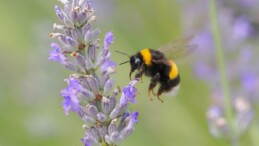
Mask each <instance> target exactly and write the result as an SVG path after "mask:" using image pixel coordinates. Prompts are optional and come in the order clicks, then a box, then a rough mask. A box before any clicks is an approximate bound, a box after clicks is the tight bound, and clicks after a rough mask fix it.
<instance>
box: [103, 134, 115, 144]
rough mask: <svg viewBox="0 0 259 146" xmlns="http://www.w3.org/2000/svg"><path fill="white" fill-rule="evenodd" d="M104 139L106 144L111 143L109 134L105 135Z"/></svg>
mask: <svg viewBox="0 0 259 146" xmlns="http://www.w3.org/2000/svg"><path fill="white" fill-rule="evenodd" d="M104 138H105V141H106V142H107V143H108V144H112V143H113V142H112V141H111V139H110V137H109V135H105V137H104Z"/></svg>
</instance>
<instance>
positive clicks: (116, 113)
mask: <svg viewBox="0 0 259 146" xmlns="http://www.w3.org/2000/svg"><path fill="white" fill-rule="evenodd" d="M127 107H128V104H125V105H117V106H116V107H115V108H114V109H113V110H112V111H111V113H110V119H114V118H117V117H118V116H120V114H121V113H123V112H124V111H125V110H126V109H127Z"/></svg>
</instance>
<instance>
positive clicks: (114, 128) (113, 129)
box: [108, 119, 117, 135]
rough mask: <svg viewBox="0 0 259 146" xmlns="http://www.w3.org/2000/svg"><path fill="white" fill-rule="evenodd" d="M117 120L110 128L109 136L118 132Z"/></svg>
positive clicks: (113, 121)
mask: <svg viewBox="0 0 259 146" xmlns="http://www.w3.org/2000/svg"><path fill="white" fill-rule="evenodd" d="M116 123H117V119H113V120H112V121H111V123H110V125H109V127H108V134H109V135H111V134H112V133H113V132H117V127H116Z"/></svg>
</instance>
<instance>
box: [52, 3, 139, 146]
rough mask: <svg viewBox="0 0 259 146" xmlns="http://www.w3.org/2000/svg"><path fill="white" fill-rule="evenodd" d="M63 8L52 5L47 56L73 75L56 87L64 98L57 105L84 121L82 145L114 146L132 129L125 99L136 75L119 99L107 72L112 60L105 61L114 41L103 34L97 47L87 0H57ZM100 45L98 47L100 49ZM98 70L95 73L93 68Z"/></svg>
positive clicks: (133, 92) (111, 68)
mask: <svg viewBox="0 0 259 146" xmlns="http://www.w3.org/2000/svg"><path fill="white" fill-rule="evenodd" d="M61 3H62V4H63V5H64V8H63V9H61V8H60V7H58V6H55V11H56V15H57V16H58V17H59V19H60V20H61V23H62V24H56V23H55V24H54V25H53V27H54V32H53V33H51V35H50V36H51V37H52V38H57V39H58V40H59V42H60V43H59V44H60V45H59V44H58V43H52V44H51V47H52V48H53V50H52V51H51V52H50V56H49V60H51V61H55V62H59V63H60V64H61V65H63V66H64V67H65V68H67V69H69V70H73V71H75V72H76V73H75V74H72V75H70V77H69V78H68V79H67V80H66V81H67V82H68V86H67V87H66V88H65V89H63V90H61V92H60V95H61V96H62V97H64V101H63V103H62V106H63V108H64V112H65V114H66V115H68V113H69V111H72V112H75V113H77V114H78V115H79V117H80V118H81V119H82V120H83V121H84V122H85V124H84V125H83V127H84V129H85V130H86V132H85V136H84V137H83V138H82V139H81V141H82V142H83V143H84V145H85V146H93V145H107V146H108V145H117V144H118V143H121V142H122V141H124V140H125V139H126V138H127V137H128V136H129V135H130V134H131V133H132V132H133V130H134V125H135V124H136V123H137V121H138V120H137V117H138V113H137V112H133V113H132V114H130V112H129V110H128V106H129V103H130V102H132V103H134V104H135V103H136V100H135V96H136V93H137V90H136V89H135V88H134V85H135V84H136V83H137V82H138V80H137V79H135V80H133V81H132V82H130V84H129V85H128V86H126V87H125V88H124V89H123V93H122V95H121V99H120V101H119V102H118V101H117V96H118V95H119V91H120V90H119V89H117V88H116V89H114V91H112V90H113V85H114V80H113V78H112V75H113V74H114V73H115V70H116V63H115V62H113V61H111V60H110V55H111V53H110V51H109V48H110V46H111V44H112V43H113V41H114V36H113V33H112V32H107V33H106V35H105V38H104V44H103V47H102V49H100V44H99V42H100V41H99V39H98V36H99V34H100V30H99V29H94V28H93V27H92V23H94V22H95V20H96V16H94V13H93V12H94V9H93V7H92V3H91V1H90V0H80V1H78V0H73V1H68V0H61ZM99 49H100V50H99ZM98 69H100V73H98V72H97V70H98Z"/></svg>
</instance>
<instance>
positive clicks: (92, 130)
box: [88, 127, 101, 141]
mask: <svg viewBox="0 0 259 146" xmlns="http://www.w3.org/2000/svg"><path fill="white" fill-rule="evenodd" d="M88 133H89V134H90V135H91V136H92V137H94V138H95V139H96V140H98V141H99V140H100V139H101V137H100V135H99V133H98V131H97V129H96V128H95V127H91V128H89V129H88Z"/></svg>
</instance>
